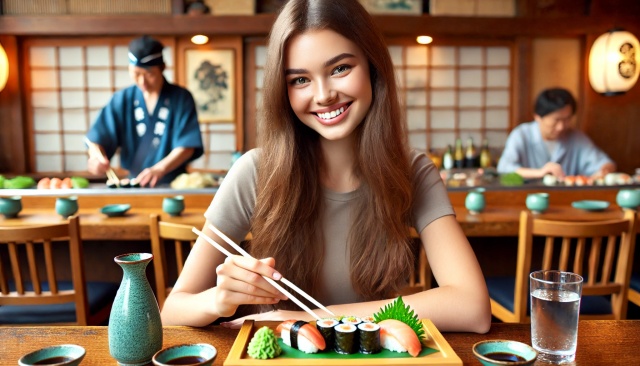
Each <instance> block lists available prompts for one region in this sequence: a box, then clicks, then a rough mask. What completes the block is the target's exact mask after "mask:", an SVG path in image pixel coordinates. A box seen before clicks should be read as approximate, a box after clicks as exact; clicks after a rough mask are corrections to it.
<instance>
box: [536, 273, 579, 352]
mask: <svg viewBox="0 0 640 366" xmlns="http://www.w3.org/2000/svg"><path fill="white" fill-rule="evenodd" d="M529 279H530V289H531V290H530V291H531V345H532V346H533V348H535V349H536V350H537V351H538V353H539V354H538V359H541V360H544V361H547V362H552V363H565V362H572V361H573V360H574V359H575V357H576V347H577V344H578V317H579V314H580V296H581V294H582V277H581V276H579V275H577V274H575V273H571V272H562V271H536V272H532V273H531V274H530V275H529Z"/></svg>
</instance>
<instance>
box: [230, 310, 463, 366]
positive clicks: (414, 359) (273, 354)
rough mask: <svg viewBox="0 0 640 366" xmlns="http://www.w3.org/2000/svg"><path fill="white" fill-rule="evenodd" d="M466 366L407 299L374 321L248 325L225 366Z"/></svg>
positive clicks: (368, 318)
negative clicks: (405, 303)
mask: <svg viewBox="0 0 640 366" xmlns="http://www.w3.org/2000/svg"><path fill="white" fill-rule="evenodd" d="M414 364H415V365H462V360H460V358H459V357H458V356H457V355H456V354H455V352H454V351H453V349H452V348H451V346H449V344H448V343H447V341H446V340H445V339H444V337H443V336H442V334H441V333H440V332H439V331H438V329H437V328H436V327H435V325H434V324H433V323H432V322H431V321H430V320H428V319H418V318H417V317H416V316H415V315H414V314H413V311H412V310H411V309H410V308H409V306H405V305H404V303H403V302H402V298H401V297H399V298H397V299H395V300H394V301H393V302H392V303H390V304H388V305H386V306H385V307H383V308H382V309H380V311H379V312H377V313H375V314H373V315H372V316H363V317H358V316H338V317H334V318H323V319H321V320H318V321H311V322H306V321H301V320H296V319H290V320H286V321H283V322H280V321H253V320H246V321H245V322H244V324H243V325H242V328H241V329H240V332H239V333H238V336H237V338H236V340H235V342H234V344H233V347H232V348H231V350H230V352H229V355H228V356H227V359H226V360H225V362H224V365H225V366H240V365H267V366H268V365H284V366H287V365H303V366H304V365H328V366H350V365H367V366H376V365H414Z"/></svg>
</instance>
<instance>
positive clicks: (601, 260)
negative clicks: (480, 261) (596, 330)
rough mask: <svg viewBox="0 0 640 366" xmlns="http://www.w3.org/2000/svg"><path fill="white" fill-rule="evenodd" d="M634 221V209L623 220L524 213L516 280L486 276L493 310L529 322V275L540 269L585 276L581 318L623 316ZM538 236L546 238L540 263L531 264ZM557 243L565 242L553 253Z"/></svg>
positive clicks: (501, 316)
mask: <svg viewBox="0 0 640 366" xmlns="http://www.w3.org/2000/svg"><path fill="white" fill-rule="evenodd" d="M635 225H636V217H635V214H634V212H632V211H630V210H627V211H625V213H624V218H623V219H619V220H607V221H597V222H575V221H573V222H571V221H555V220H543V219H536V218H534V217H533V215H532V214H531V213H529V211H523V212H522V213H521V214H520V232H519V238H518V255H517V264H516V275H515V278H514V277H508V278H505V277H500V278H499V277H489V278H487V287H488V288H489V296H490V297H491V313H492V314H493V315H494V316H495V317H497V318H498V319H500V320H502V321H504V322H520V323H522V322H529V321H530V319H529V301H530V300H529V274H530V273H531V272H532V271H534V270H536V269H559V270H562V271H571V272H574V273H578V274H580V275H582V276H583V278H584V283H583V288H582V300H581V303H580V318H581V319H625V318H626V313H627V291H628V289H629V279H630V277H631V267H632V261H633V251H634V245H635ZM539 236H541V237H544V238H545V243H544V252H543V253H542V266H541V268H532V257H533V256H534V255H533V254H534V253H539V251H534V246H535V247H541V246H542V245H534V237H539ZM556 241H561V246H560V248H559V251H557V250H556V251H554V243H555V242H556ZM536 249H538V248H536ZM587 250H588V252H587ZM585 255H587V260H586V261H585ZM585 263H586V268H584V269H583V267H584V266H585ZM570 264H571V267H569V265H570Z"/></svg>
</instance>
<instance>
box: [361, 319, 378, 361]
mask: <svg viewBox="0 0 640 366" xmlns="http://www.w3.org/2000/svg"><path fill="white" fill-rule="evenodd" d="M358 340H359V344H360V353H364V354H366V355H368V354H372V353H378V352H380V348H381V347H380V326H379V325H378V324H376V323H360V324H358Z"/></svg>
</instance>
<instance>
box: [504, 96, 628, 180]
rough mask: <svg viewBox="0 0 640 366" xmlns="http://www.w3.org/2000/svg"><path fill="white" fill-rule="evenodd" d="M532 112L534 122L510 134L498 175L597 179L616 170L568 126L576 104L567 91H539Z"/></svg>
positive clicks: (579, 134) (613, 164)
mask: <svg viewBox="0 0 640 366" xmlns="http://www.w3.org/2000/svg"><path fill="white" fill-rule="evenodd" d="M534 112H535V114H534V118H535V120H534V121H532V122H528V123H523V124H521V125H519V126H518V127H516V128H515V129H514V130H513V131H511V134H510V135H509V137H508V138H507V142H506V144H505V147H504V151H503V152H502V157H501V158H500V161H499V162H498V172H499V173H509V172H516V173H518V174H520V175H521V176H522V177H524V178H542V177H544V176H545V175H547V174H551V175H554V176H556V177H558V178H563V177H564V176H565V175H583V176H589V177H592V178H600V177H603V176H604V175H606V174H607V173H611V172H613V171H615V169H616V165H615V163H614V162H613V161H612V160H611V159H610V158H609V156H607V154H606V153H604V152H603V151H602V150H600V149H599V148H598V147H597V146H596V145H594V143H593V142H592V141H591V140H590V139H589V137H587V135H585V134H584V133H583V132H582V131H579V130H576V129H574V128H572V127H571V122H572V120H573V116H574V114H575V112H576V101H575V99H574V98H573V96H572V95H571V93H570V92H569V91H568V90H566V89H561V88H553V89H547V90H544V91H542V92H541V93H540V95H539V96H538V98H537V100H536V103H535V111H534Z"/></svg>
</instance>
